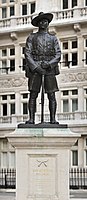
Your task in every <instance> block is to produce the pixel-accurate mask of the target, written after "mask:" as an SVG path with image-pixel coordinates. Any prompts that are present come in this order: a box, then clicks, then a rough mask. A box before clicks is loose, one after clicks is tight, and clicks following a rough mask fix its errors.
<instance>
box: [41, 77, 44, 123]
mask: <svg viewBox="0 0 87 200" xmlns="http://www.w3.org/2000/svg"><path fill="white" fill-rule="evenodd" d="M44 93H45V89H44V75H42V92H41V123H44Z"/></svg>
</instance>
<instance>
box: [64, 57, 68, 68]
mask: <svg viewBox="0 0 87 200" xmlns="http://www.w3.org/2000/svg"><path fill="white" fill-rule="evenodd" d="M63 66H68V54H63Z"/></svg>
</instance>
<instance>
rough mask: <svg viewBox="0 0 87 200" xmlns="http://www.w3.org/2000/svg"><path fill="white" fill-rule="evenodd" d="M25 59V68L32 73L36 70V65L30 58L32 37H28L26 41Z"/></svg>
mask: <svg viewBox="0 0 87 200" xmlns="http://www.w3.org/2000/svg"><path fill="white" fill-rule="evenodd" d="M25 59H26V63H27V66H28V67H29V69H30V70H31V72H33V71H34V70H35V69H36V68H37V65H36V63H35V61H34V60H33V57H32V35H30V36H29V37H28V38H27V40H26V46H25Z"/></svg>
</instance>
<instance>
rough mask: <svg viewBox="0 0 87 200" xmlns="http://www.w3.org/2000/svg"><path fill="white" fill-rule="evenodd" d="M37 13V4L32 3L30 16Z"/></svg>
mask: <svg viewBox="0 0 87 200" xmlns="http://www.w3.org/2000/svg"><path fill="white" fill-rule="evenodd" d="M34 12H35V2H33V3H31V10H30V14H32V13H34Z"/></svg>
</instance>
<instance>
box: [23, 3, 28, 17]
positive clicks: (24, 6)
mask: <svg viewBox="0 0 87 200" xmlns="http://www.w3.org/2000/svg"><path fill="white" fill-rule="evenodd" d="M22 15H27V4H24V5H22Z"/></svg>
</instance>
